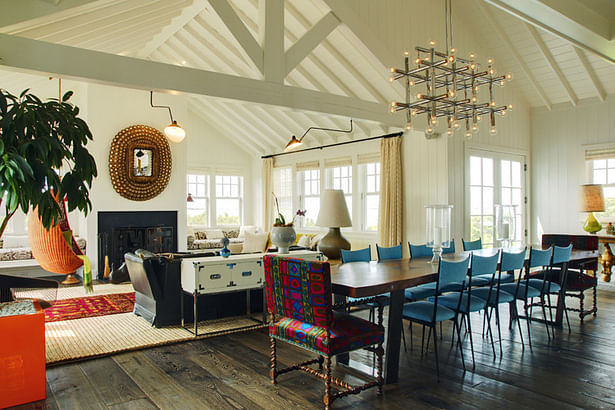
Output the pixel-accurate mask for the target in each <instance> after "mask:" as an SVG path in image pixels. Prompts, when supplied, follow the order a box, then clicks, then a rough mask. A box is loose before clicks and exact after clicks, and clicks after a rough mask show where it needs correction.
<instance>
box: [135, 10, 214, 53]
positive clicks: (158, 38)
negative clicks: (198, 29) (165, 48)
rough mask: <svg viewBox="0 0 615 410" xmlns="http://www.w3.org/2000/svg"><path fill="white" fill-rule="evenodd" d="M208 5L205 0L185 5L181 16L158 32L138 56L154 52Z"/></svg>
mask: <svg viewBox="0 0 615 410" xmlns="http://www.w3.org/2000/svg"><path fill="white" fill-rule="evenodd" d="M205 7H207V2H206V1H205V0H194V1H193V2H192V4H191V5H190V6H188V7H184V9H183V10H182V12H181V13H180V14H179V16H177V17H175V18H174V19H173V20H171V22H170V23H169V24H168V25H167V26H166V27H165V28H164V29H162V31H161V32H160V33H158V34H156V35H155V36H154V37H153V38H152V39H151V40H150V41H149V42H148V43H147V44H146V45H145V47H143V49H141V51H139V52H138V53H137V55H136V57H137V58H147V57H149V55H150V54H152V52H153V51H154V50H155V49H157V48H158V47H160V46H161V45H162V44H164V43H165V42H166V41H167V40H168V39H169V38H171V37H172V36H173V35H174V34H175V33H177V32H178V31H179V30H181V29H182V28H184V26H185V25H186V24H188V23H189V22H190V21H192V19H194V18H195V17H196V16H198V15H199V14H200V13H201V12H202V11H203V10H205Z"/></svg>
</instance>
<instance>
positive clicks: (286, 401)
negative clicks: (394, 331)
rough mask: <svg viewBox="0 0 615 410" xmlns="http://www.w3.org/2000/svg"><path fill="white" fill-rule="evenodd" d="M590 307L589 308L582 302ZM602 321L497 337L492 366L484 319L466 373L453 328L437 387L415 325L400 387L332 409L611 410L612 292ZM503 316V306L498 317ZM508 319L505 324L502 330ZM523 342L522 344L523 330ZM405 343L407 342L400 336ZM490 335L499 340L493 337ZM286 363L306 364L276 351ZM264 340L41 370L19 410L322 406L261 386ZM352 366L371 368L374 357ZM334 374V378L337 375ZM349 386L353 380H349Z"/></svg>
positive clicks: (305, 393) (309, 385)
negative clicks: (41, 395)
mask: <svg viewBox="0 0 615 410" xmlns="http://www.w3.org/2000/svg"><path fill="white" fill-rule="evenodd" d="M588 302H589V301H588ZM598 306H599V314H598V317H597V318H595V319H594V318H591V317H589V318H588V319H587V320H586V322H585V324H584V325H583V326H579V320H578V318H577V317H576V316H571V321H572V332H571V333H568V331H567V329H564V330H559V331H558V332H557V334H556V337H555V338H554V339H553V340H548V339H547V336H546V332H545V329H544V325H541V324H539V323H533V324H532V331H533V338H532V340H533V349H532V350H531V351H530V350H529V348H527V347H526V348H525V350H524V349H522V345H521V343H520V340H519V336H518V332H517V331H514V330H513V331H509V330H508V328H507V327H506V326H504V329H503V330H502V332H503V334H502V338H503V340H502V342H501V343H502V347H503V350H504V354H503V356H502V357H499V352H498V357H497V359H495V360H494V359H493V355H492V352H491V346H490V344H489V343H488V342H487V339H483V338H482V336H481V318H480V317H479V316H478V315H475V316H474V318H473V321H472V324H473V336H474V345H475V353H476V368H475V369H474V371H472V370H471V361H470V360H469V358H470V346H469V340H468V338H467V337H466V338H465V341H464V342H465V344H464V352H465V355H466V360H467V361H466V363H467V365H468V371H466V372H464V371H463V369H462V365H461V361H460V357H459V353H458V352H457V351H456V350H455V349H451V348H450V347H451V345H450V332H451V327H450V325H445V327H444V339H443V340H442V341H439V352H440V371H441V381H440V383H437V381H436V376H435V362H434V356H433V348H431V349H430V352H429V353H428V354H427V355H426V356H425V357H423V358H422V359H421V356H420V352H419V349H420V342H421V339H420V337H421V332H420V327H418V326H415V328H414V347H415V348H414V351H412V352H411V351H410V350H408V352H407V353H404V352H402V355H401V370H400V380H399V383H397V384H394V385H389V386H386V387H385V389H384V395H383V396H382V397H378V396H377V395H376V391H375V390H373V389H372V390H371V391H367V392H363V393H361V394H360V395H357V396H351V397H347V398H344V399H340V400H338V401H336V402H335V403H334V405H333V407H334V408H339V409H344V408H383V409H384V408H386V409H388V408H391V409H395V408H451V409H455V408H490V409H500V408H506V409H510V408H514V409H520V408H539V409H543V408H551V409H569V408H615V342H614V340H615V292H606V291H600V292H599V305H598ZM503 310H504V311H506V312H507V310H508V309H507V308H504V309H503ZM507 320H508V316H507V313H505V314H504V315H503V320H502V321H503V322H505V321H506V322H507ZM523 325H524V327H523V331H524V337H525V336H526V333H525V332H526V328H525V323H524V322H523ZM405 331H406V338H407V339H409V337H410V334H409V331H408V328H407V327H406V328H405ZM496 335H497V333H496ZM279 346H280V349H279V358H280V361H281V362H282V364H289V363H292V362H296V361H299V360H300V359H302V358H305V357H306V354H305V353H304V352H303V351H301V350H299V349H297V348H294V347H291V346H289V345H286V344H283V343H279ZM268 349H269V340H268V337H267V335H266V332H265V331H264V330H262V331H253V332H248V333H237V334H234V335H229V336H220V337H215V338H210V339H205V340H201V341H195V342H189V343H183V344H177V345H171V346H164V347H158V348H152V349H147V350H142V351H137V352H131V353H125V354H119V355H115V356H110V357H106V358H101V359H95V360H89V361H83V362H80V363H73V364H66V365H58V366H54V367H51V368H48V369H47V397H48V398H47V400H45V401H42V402H37V403H31V404H29V405H25V406H21V407H20V408H28V409H30V408H50V409H156V408H160V409H207V408H212V409H227V408H228V409H231V408H247V409H254V408H264V409H270V408H308V409H311V408H321V407H322V405H321V403H322V394H323V390H324V386H323V383H322V382H321V381H320V380H317V379H315V378H313V377H311V376H309V375H306V374H304V373H299V372H292V373H289V374H286V375H282V376H280V377H279V383H278V385H275V386H273V385H271V384H270V382H269V378H268V366H269V350H268ZM351 359H352V360H353V361H356V362H358V363H362V364H366V365H369V364H371V362H372V356H371V354H369V353H367V352H364V353H356V354H354V353H353V354H352V356H351ZM342 370H343V369H342V368H341V367H339V368H336V372H338V373H341V374H347V373H346V372H342ZM346 378H347V380H349V381H350V382H352V381H356V379H355V378H354V376H353V375H351V374H347V376H346Z"/></svg>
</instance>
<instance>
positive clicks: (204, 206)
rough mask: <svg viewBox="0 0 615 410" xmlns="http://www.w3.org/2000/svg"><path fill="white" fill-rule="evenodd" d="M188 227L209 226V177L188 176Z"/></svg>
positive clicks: (200, 175)
mask: <svg viewBox="0 0 615 410" xmlns="http://www.w3.org/2000/svg"><path fill="white" fill-rule="evenodd" d="M186 179H187V184H188V197H189V198H191V199H192V201H190V200H189V201H188V202H187V214H188V218H187V220H188V225H209V175H205V174H188V175H187V177H186Z"/></svg>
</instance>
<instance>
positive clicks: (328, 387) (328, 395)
mask: <svg viewBox="0 0 615 410" xmlns="http://www.w3.org/2000/svg"><path fill="white" fill-rule="evenodd" d="M323 401H324V404H325V409H326V410H329V409H330V408H331V402H332V401H333V400H331V356H329V355H327V356H325V396H324V398H323Z"/></svg>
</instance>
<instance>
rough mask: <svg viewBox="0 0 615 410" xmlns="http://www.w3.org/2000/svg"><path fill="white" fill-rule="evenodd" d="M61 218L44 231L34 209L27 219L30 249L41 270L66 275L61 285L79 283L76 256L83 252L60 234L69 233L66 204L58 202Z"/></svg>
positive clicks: (80, 264) (36, 209) (79, 261)
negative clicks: (76, 274) (76, 273)
mask: <svg viewBox="0 0 615 410" xmlns="http://www.w3.org/2000/svg"><path fill="white" fill-rule="evenodd" d="M60 209H61V210H62V216H61V218H60V223H59V224H57V225H56V226H52V227H51V228H49V230H47V229H45V227H44V226H43V224H42V222H41V220H40V217H39V215H38V207H37V208H34V209H33V210H32V212H31V213H30V215H29V217H28V238H29V239H30V247H31V248H32V256H34V259H36V261H37V262H38V263H39V265H41V267H42V268H43V269H45V270H46V271H49V272H52V273H58V274H66V279H64V281H62V284H63V285H72V284H75V283H79V280H78V279H77V278H76V277H75V272H76V271H77V269H78V268H80V267H81V266H82V265H83V261H82V260H81V259H80V258H79V257H78V255H83V252H82V251H81V249H80V248H79V246H78V245H77V242H75V239H74V238H73V237H72V236H71V245H72V246H69V245H68V243H67V241H66V239H64V234H63V233H62V232H67V231H70V230H71V229H70V225H69V224H68V218H67V216H66V204H65V203H64V201H60Z"/></svg>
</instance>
